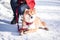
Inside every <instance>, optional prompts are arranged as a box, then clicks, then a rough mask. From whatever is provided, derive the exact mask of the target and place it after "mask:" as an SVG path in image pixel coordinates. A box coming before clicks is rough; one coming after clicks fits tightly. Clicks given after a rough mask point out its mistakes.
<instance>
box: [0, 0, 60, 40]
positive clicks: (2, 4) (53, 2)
mask: <svg viewBox="0 0 60 40" xmlns="http://www.w3.org/2000/svg"><path fill="white" fill-rule="evenodd" d="M9 2H10V0H0V40H60V1H59V0H36V6H35V8H36V12H37V15H38V16H39V17H40V18H41V20H42V21H45V22H46V23H47V27H48V28H49V31H45V30H42V29H39V30H38V31H37V32H34V33H30V34H24V35H22V36H20V35H19V33H18V32H17V26H16V25H11V24H10V21H11V20H12V18H13V12H12V9H11V6H10V3H9Z"/></svg>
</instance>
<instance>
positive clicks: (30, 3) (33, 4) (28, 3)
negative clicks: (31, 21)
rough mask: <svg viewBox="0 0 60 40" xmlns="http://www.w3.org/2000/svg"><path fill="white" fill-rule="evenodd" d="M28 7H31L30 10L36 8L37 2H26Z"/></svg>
mask: <svg viewBox="0 0 60 40" xmlns="http://www.w3.org/2000/svg"><path fill="white" fill-rule="evenodd" d="M26 2H27V5H28V6H29V7H30V9H33V8H34V6H35V1H34V0H26Z"/></svg>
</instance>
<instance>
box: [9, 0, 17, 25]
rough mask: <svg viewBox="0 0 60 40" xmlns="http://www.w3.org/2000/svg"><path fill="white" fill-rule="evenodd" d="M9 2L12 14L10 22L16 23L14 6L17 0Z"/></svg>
mask: <svg viewBox="0 0 60 40" xmlns="http://www.w3.org/2000/svg"><path fill="white" fill-rule="evenodd" d="M10 4H11V8H12V11H13V16H14V17H13V19H12V21H11V24H15V23H16V7H17V6H18V4H17V0H11V1H10Z"/></svg>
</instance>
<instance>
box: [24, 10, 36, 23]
mask: <svg viewBox="0 0 60 40" xmlns="http://www.w3.org/2000/svg"><path fill="white" fill-rule="evenodd" d="M24 14H25V16H24V17H25V21H26V22H33V21H34V19H35V14H36V13H35V9H33V10H31V9H27V10H25V13H24Z"/></svg>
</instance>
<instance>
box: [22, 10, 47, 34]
mask: <svg viewBox="0 0 60 40" xmlns="http://www.w3.org/2000/svg"><path fill="white" fill-rule="evenodd" d="M22 28H23V30H24V29H26V30H27V31H25V33H30V32H35V31H36V30H37V29H40V28H41V29H45V30H48V28H47V27H46V23H45V22H42V21H41V19H40V18H39V17H38V16H36V12H35V9H33V10H31V9H26V10H25V12H24V15H23V21H22ZM23 30H22V31H23Z"/></svg>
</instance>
